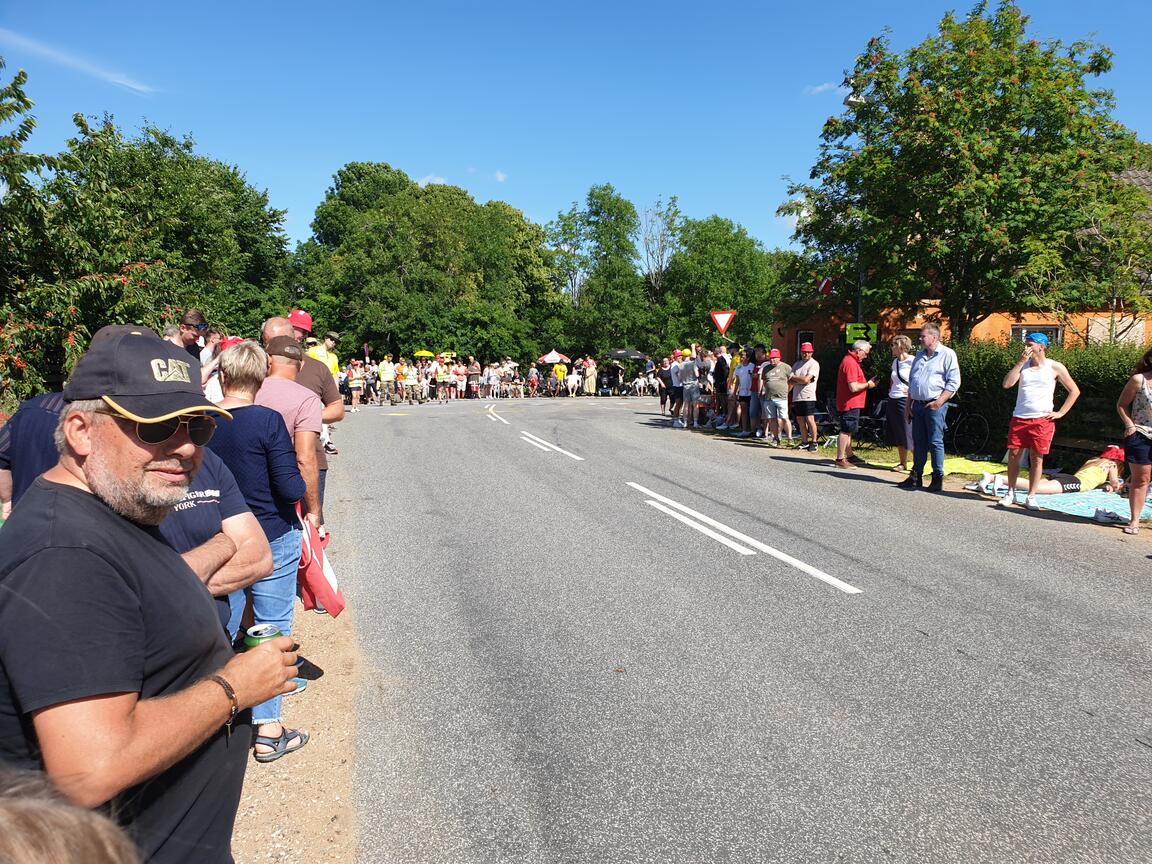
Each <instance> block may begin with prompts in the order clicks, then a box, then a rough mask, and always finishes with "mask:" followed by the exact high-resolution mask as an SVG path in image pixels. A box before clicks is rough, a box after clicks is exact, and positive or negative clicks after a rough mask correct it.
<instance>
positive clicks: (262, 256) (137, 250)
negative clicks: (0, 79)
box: [0, 74, 288, 405]
mask: <svg viewBox="0 0 1152 864" xmlns="http://www.w3.org/2000/svg"><path fill="white" fill-rule="evenodd" d="M22 85H23V76H22V74H21V75H19V76H17V78H16V79H15V80H14V81H13V82H12V84H11V85H9V87H8V88H6V89H5V90H4V91H3V94H2V95H0V105H2V106H3V107H2V108H0V111H3V117H4V119H5V120H6V121H13V120H15V119H17V118H19V117H20V116H21V115H23V114H26V112H27V110H28V107H29V103H28V101H27V99H26V97H24V96H23V91H22ZM74 119H75V123H76V128H77V135H76V136H75V137H74V138H72V139H70V140H69V142H68V146H67V149H66V150H65V151H64V152H63V153H61V154H59V155H58V156H55V157H50V158H49V157H39V156H29V155H28V154H24V153H22V152H21V147H22V145H23V143H24V141H25V140H26V139H27V133H28V132H29V131H30V129H31V126H30V118H27V117H25V118H24V119H23V120H21V121H20V123H19V124H18V126H17V129H16V131H15V132H14V133H8V134H5V136H4V138H3V140H2V142H0V152H2V158H3V166H2V168H0V170H3V172H4V176H3V180H4V184H5V186H6V187H7V188H8V189H9V192H8V194H7V195H6V196H5V198H4V200H3V202H0V284H3V285H4V286H5V289H6V291H5V294H4V296H3V297H2V298H0V322H2V323H0V327H2V329H0V356H2V357H3V358H4V359H5V360H6V361H7V362H5V364H4V365H5V367H6V368H7V369H8V375H7V377H6V378H5V381H4V389H3V393H2V398H3V400H4V402H5V404H8V405H10V404H12V403H13V402H15V401H17V400H19V399H22V398H25V397H27V396H29V395H32V394H34V393H36V392H38V391H40V390H42V389H43V388H44V387H45V386H46V385H49V384H52V383H59V381H60V380H62V378H63V376H64V375H66V374H67V372H68V371H69V369H70V368H71V365H72V363H74V362H75V360H76V359H78V357H79V356H80V354H81V353H82V352H83V351H84V349H85V348H86V347H87V344H88V341H89V339H90V338H91V335H92V333H93V332H95V331H96V330H97V329H99V328H100V327H101V326H103V325H105V324H110V323H123V322H139V323H143V324H146V325H148V326H151V327H155V328H158V329H159V328H161V327H163V325H164V324H165V323H169V322H171V321H172V320H174V319H175V318H176V317H177V316H178V314H179V312H180V311H181V310H182V309H184V308H187V307H188V306H192V305H195V306H198V307H201V308H203V309H204V310H205V311H206V312H207V313H208V314H209V317H210V318H211V319H214V320H216V321H218V322H220V323H222V324H225V325H228V326H229V327H230V328H232V329H234V330H240V331H241V332H249V333H254V332H255V327H256V325H257V324H258V322H259V320H260V319H261V317H263V316H264V315H266V314H267V313H268V312H270V311H283V308H284V306H285V303H286V300H287V294H286V293H285V292H284V284H285V283H284V278H285V276H286V275H287V272H288V270H287V264H288V259H287V253H286V250H285V238H284V236H283V233H282V231H281V229H280V222H281V220H282V216H283V214H281V213H280V212H279V211H276V210H272V209H271V208H269V207H268V201H267V197H266V196H265V195H264V194H263V193H260V192H257V191H256V190H254V189H252V188H251V187H250V186H249V185H248V184H247V183H246V182H245V181H244V178H243V176H242V175H241V174H240V173H239V172H238V171H237V170H236V169H235V168H232V167H230V166H226V165H223V164H222V163H219V162H216V161H214V160H211V159H207V158H206V157H203V156H200V155H197V154H195V153H194V152H193V147H194V145H193V142H192V141H191V139H183V140H177V139H174V138H172V137H171V136H170V135H167V134H166V133H164V132H162V131H160V130H156V129H146V130H144V132H143V133H142V134H141V136H140V137H138V138H135V139H131V140H130V139H126V138H125V137H124V136H123V135H122V134H121V133H120V131H119V130H118V129H117V128H116V127H115V125H114V124H113V123H112V121H111V119H109V118H105V119H104V120H103V121H102V122H101V123H100V124H98V125H95V126H93V125H90V124H89V123H88V121H87V120H85V119H84V118H83V117H81V116H79V115H77V116H76V117H75V118H74Z"/></svg>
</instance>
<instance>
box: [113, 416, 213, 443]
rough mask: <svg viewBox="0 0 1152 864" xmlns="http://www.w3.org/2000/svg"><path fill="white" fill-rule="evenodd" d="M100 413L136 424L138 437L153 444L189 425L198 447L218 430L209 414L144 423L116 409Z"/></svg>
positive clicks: (210, 438) (189, 430) (189, 434)
mask: <svg viewBox="0 0 1152 864" xmlns="http://www.w3.org/2000/svg"><path fill="white" fill-rule="evenodd" d="M99 413H100V414H107V415H108V416H109V417H115V418H116V419H117V420H122V421H124V422H125V423H132V424H134V425H135V427H136V437H137V438H139V439H140V442H141V443H142V444H149V445H152V446H155V445H156V444H163V443H164V442H165V441H167V440H169V439H170V438H171V437H172V436H173V435H175V434H176V433H177V432H179V431H180V427H181V426H187V427H188V440H189V441H191V442H192V443H193V444H195V445H196V446H197V447H203V446H204V445H205V444H207V443H208V442H209V441H211V440H212V436H213V434H215V432H216V421H215V420H213V419H212V418H211V417H209V416H208V415H207V414H189V415H186V416H183V417H170V418H168V419H167V420H158V421H157V422H155V423H144V422H142V421H140V420H133V419H132V418H131V417H125V416H124V415H123V414H117V413H116V412H115V411H100V412H99Z"/></svg>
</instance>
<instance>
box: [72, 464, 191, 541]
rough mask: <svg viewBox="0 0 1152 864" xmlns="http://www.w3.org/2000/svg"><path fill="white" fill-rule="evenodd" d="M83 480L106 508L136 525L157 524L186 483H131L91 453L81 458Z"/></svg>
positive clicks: (185, 490) (181, 492)
mask: <svg viewBox="0 0 1152 864" xmlns="http://www.w3.org/2000/svg"><path fill="white" fill-rule="evenodd" d="M84 480H85V482H86V483H87V484H88V488H89V489H91V490H92V494H93V495H95V496H96V497H97V498H99V499H100V500H101V501H103V502H104V503H105V504H106V505H108V507H109V509H111V510H113V511H114V512H116V513H119V514H120V515H121V516H123V517H124V518H125V519H128V520H131V521H132V522H136V523H137V524H139V525H159V524H160V523H161V522H163V521H164V517H166V516H167V515H168V514H169V513H171V512H172V508H173V507H175V506H176V505H177V504H179V503H180V501H181V500H182V499H183V498H184V496H185V495H186V494H187V492H188V485H187V484H186V485H183V486H173V487H171V488H170V489H165V490H155V491H154V490H150V489H146V488H144V487H143V486H133V485H132V484H130V483H127V482H125V481H124V480H122V479H120V478H119V477H116V476H115V475H114V474H112V472H111V471H109V470H108V468H107V466H106V465H105V464H104V462H103V460H102V459H101V458H100V457H99V456H97V455H96V454H95V453H93V454H92V455H91V456H89V457H88V459H86V460H85V461H84Z"/></svg>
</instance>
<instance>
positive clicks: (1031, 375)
mask: <svg viewBox="0 0 1152 864" xmlns="http://www.w3.org/2000/svg"><path fill="white" fill-rule="evenodd" d="M1055 396H1056V373H1055V372H1053V371H1052V361H1051V360H1048V359H1047V358H1045V360H1044V362H1043V363H1041V364H1040V365H1039V366H1033V365H1032V364H1031V363H1028V365H1027V366H1025V367H1024V368H1023V369H1021V370H1020V385H1019V389H1018V390H1017V391H1016V410H1015V411H1013V412H1012V416H1013V417H1019V418H1021V419H1022V420H1026V419H1028V418H1031V417H1046V416H1048V415H1049V414H1051V413H1052V407H1053V405H1054V403H1055Z"/></svg>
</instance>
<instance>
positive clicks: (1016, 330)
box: [1012, 324, 1064, 345]
mask: <svg viewBox="0 0 1152 864" xmlns="http://www.w3.org/2000/svg"><path fill="white" fill-rule="evenodd" d="M1028 333H1043V334H1044V335H1045V336H1047V337H1048V343H1049V344H1050V345H1063V344H1064V328H1063V327H1057V326H1045V325H1039V326H1036V327H1031V326H1028V325H1025V324H1013V325H1012V341H1013V342H1023V341H1024V336H1025V335H1026V334H1028Z"/></svg>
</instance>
